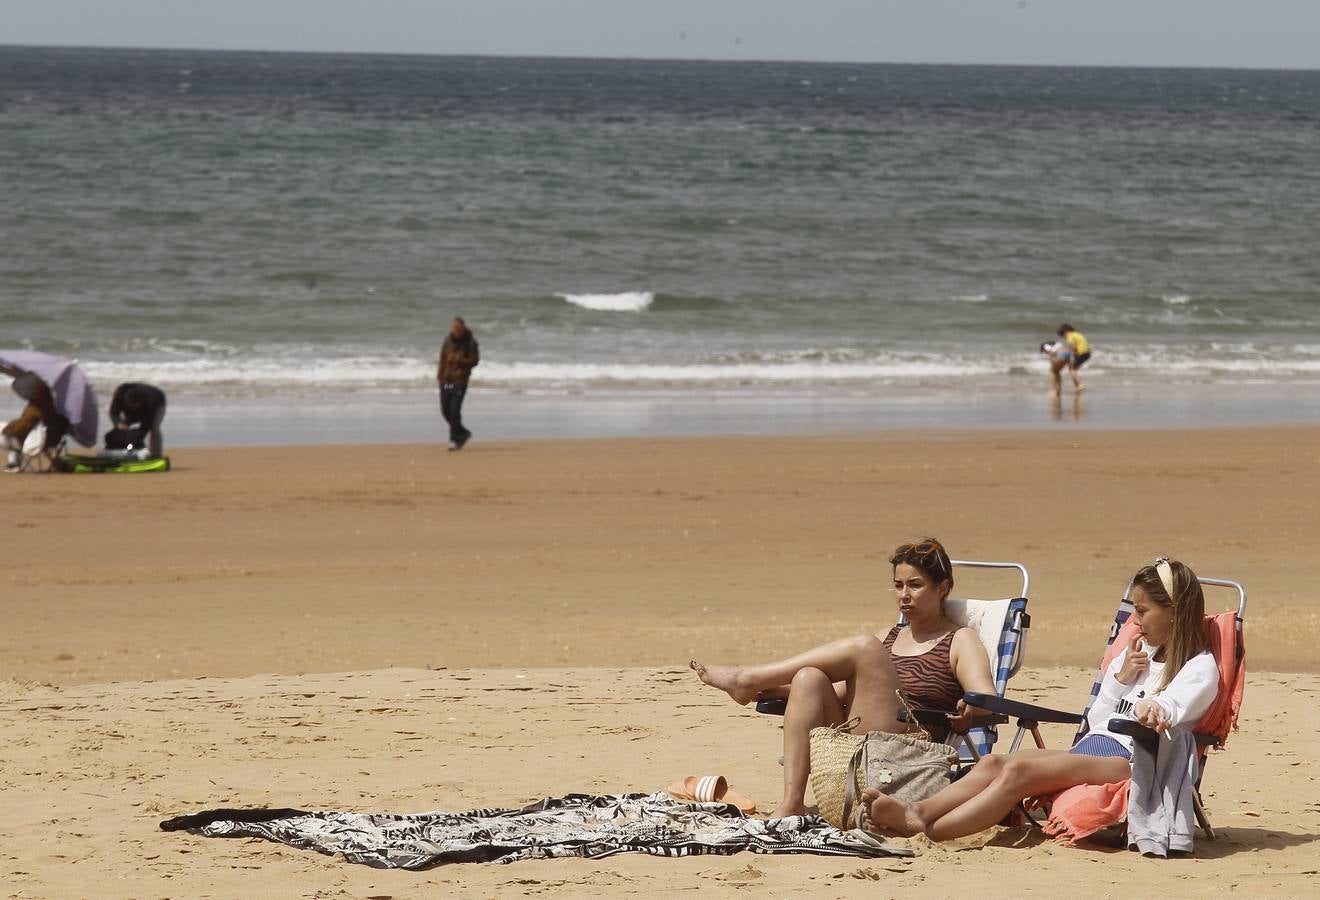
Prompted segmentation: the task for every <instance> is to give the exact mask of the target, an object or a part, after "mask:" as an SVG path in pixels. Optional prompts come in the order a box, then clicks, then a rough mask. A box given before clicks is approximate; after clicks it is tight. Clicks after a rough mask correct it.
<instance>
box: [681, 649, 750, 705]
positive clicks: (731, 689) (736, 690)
mask: <svg viewBox="0 0 1320 900" xmlns="http://www.w3.org/2000/svg"><path fill="white" fill-rule="evenodd" d="M688 668H689V669H691V670H692V671H693V672H696V673H697V677H698V678H700V679H701V681H702V683H703V684H708V685H710V686H711V687H717V688H719V689H720V690H722V691H724V693H726V694H728V695H729V696H730V697H732V698H733V702H734V703H737V704H738V705H739V706H746V705H747V704H748V703H751V702H752V701H753V700H755V699H756V694H757V691H756V689H755V688H748V687H746V686H744V685H743V683H742V681H743V679H742V669H740V668H738V667H737V666H703V665H702V664H701V663H699V662H697V661H696V660H695V659H694V660H690V661H689V662H688Z"/></svg>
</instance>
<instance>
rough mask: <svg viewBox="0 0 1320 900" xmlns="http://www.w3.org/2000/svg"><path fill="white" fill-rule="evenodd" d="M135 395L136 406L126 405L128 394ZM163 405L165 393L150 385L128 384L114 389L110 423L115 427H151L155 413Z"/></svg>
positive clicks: (154, 419)
mask: <svg viewBox="0 0 1320 900" xmlns="http://www.w3.org/2000/svg"><path fill="white" fill-rule="evenodd" d="M130 391H132V392H133V393H134V394H136V399H137V405H136V406H130V405H129V403H128V395H129V392H130ZM164 405H165V392H164V391H162V390H161V389H160V388H158V387H156V386H154V385H150V384H138V383H136V382H131V381H130V382H128V383H127V384H121V385H120V386H119V387H117V388H115V396H114V398H113V399H111V401H110V421H112V422H114V423H115V424H116V425H139V426H145V427H148V428H149V427H151V426H152V425H153V424H154V423H155V421H156V411H157V410H158V409H160V408H162V407H163V406H164Z"/></svg>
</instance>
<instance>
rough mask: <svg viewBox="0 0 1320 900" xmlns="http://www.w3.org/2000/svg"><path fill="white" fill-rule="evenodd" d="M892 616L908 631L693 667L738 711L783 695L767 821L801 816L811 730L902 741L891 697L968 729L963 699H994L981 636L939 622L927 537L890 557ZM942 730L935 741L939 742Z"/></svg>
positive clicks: (941, 577)
mask: <svg viewBox="0 0 1320 900" xmlns="http://www.w3.org/2000/svg"><path fill="white" fill-rule="evenodd" d="M889 562H890V565H891V566H893V571H894V594H895V597H896V599H897V601H898V610H899V612H901V613H902V614H903V615H904V616H905V617H906V618H907V621H908V627H906V628H902V627H899V626H895V627H893V628H891V629H889V630H888V632H884V633H876V634H862V635H858V636H857V637H851V638H844V639H843V640H841V641H835V642H833V643H830V644H825V645H823V646H820V647H816V648H815V649H814V650H808V651H807V652H805V653H800V654H798V655H797V656H794V657H791V658H789V659H785V660H781V661H779V662H773V663H768V664H766V665H760V666H746V667H741V666H704V665H702V664H701V663H699V662H697V661H696V660H693V661H692V662H691V663H689V665H690V666H691V667H692V669H693V670H694V671H695V672H696V673H697V676H698V677H699V678H700V679H701V680H702V681H703V682H704V683H706V684H708V685H711V686H712V687H717V688H719V689H720V690H722V691H724V692H725V693H727V694H728V695H729V696H730V697H732V698H733V699H734V701H735V702H737V703H739V704H743V705H745V704H748V703H750V702H752V701H753V700H756V699H758V698H772V697H780V698H782V697H787V699H788V708H787V710H785V712H784V795H783V799H782V800H780V801H779V805H778V806H777V807H775V809H774V811H773V812H771V813H770V818H772V819H775V818H782V817H784V816H796V815H802V814H803V813H804V812H806V808H805V802H806V791H807V775H808V774H809V773H810V771H811V742H810V735H811V729H813V728H816V727H818V726H821V725H841V724H843V723H844V722H846V721H848V720H849V719H850V718H853V717H857V718H859V719H860V720H861V721H860V723H859V724H858V725H857V726H856V727H855V728H854V729H853V731H854V732H855V733H858V734H861V733H864V732H867V731H888V732H894V733H903V732H907V731H911V730H913V728H914V726H911V725H909V724H908V723H906V722H901V721H899V718H898V713H899V710H900V709H901V705H900V704H899V701H898V697H897V696H896V695H895V693H894V692H895V690H902V692H903V699H904V700H906V701H907V703H908V705H909V706H911V707H913V708H918V707H924V708H927V709H938V710H945V711H947V712H948V713H949V722H950V725H952V726H953V727H955V728H957V729H958V730H960V731H961V730H964V729H966V727H967V726H968V724H969V723H970V720H971V715H972V711H971V710H970V709H969V708H968V707H967V705H966V704H965V703H964V702H963V701H962V695H963V694H964V693H965V692H967V691H978V692H981V693H987V694H993V693H994V692H995V685H994V679H993V678H992V677H991V675H990V660H989V658H988V657H987V656H986V653H985V647H984V646H983V645H982V644H981V640H980V638H978V637H977V636H976V634H975V633H974V632H973V631H972V630H971V629H969V628H959V627H957V626H955V625H954V624H953V623H952V622H950V621H949V620H948V618H947V617H945V615H944V601H945V600H946V599H947V598H948V596H949V591H950V590H952V588H953V565H952V563H950V562H949V554H948V553H946V552H945V550H944V547H943V546H942V545H941V544H940V542H939V541H937V540H935V539H933V538H926V539H925V540H921V541H917V542H916V543H911V544H903V545H901V546H900V547H898V549H896V550H895V551H894V555H893V556H892V557H890V560H889ZM947 732H948V729H940V733H936V734H932V735H931V736H932V738H934V739H935V740H937V741H940V740H943V739H944V738H945V736H946V735H947Z"/></svg>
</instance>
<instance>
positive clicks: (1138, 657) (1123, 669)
mask: <svg viewBox="0 0 1320 900" xmlns="http://www.w3.org/2000/svg"><path fill="white" fill-rule="evenodd" d="M1149 668H1150V654H1149V653H1147V652H1146V648H1145V647H1144V646H1143V645H1142V643H1141V635H1139V634H1134V635H1133V636H1132V640H1130V641H1128V646H1127V654H1126V655H1125V656H1124V657H1123V665H1121V666H1120V667H1119V669H1118V672H1117V673H1115V675H1114V677H1115V678H1117V679H1118V683H1119V684H1131V683H1132V682H1134V681H1136V680H1137V677H1138V676H1139V675H1141V673H1142V672H1144V671H1146V670H1147V669H1149Z"/></svg>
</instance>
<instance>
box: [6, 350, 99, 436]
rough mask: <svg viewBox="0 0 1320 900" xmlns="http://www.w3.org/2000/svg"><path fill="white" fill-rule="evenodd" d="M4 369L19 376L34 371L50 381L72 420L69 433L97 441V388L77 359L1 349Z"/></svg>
mask: <svg viewBox="0 0 1320 900" xmlns="http://www.w3.org/2000/svg"><path fill="white" fill-rule="evenodd" d="M0 372H3V373H4V374H6V375H11V376H13V377H15V378H18V377H19V376H21V375H23V374H25V373H31V374H32V375H35V376H37V377H38V378H40V379H41V380H42V381H44V382H46V386H47V387H48V388H50V393H51V396H52V397H54V398H55V406H56V408H57V409H59V411H60V412H61V413H63V414H64V416H65V417H66V418H67V419H68V420H69V434H70V435H71V436H72V437H73V439H74V440H76V441H77V442H78V443H80V444H82V445H83V446H84V447H92V446H95V445H96V437H97V433H96V415H97V410H96V392H95V391H94V390H92V386H91V385H90V384H88V382H87V376H86V375H84V374H83V370H82V369H81V368H79V367H78V363H77V361H76V360H72V359H62V358H61V357H58V356H51V355H50V354H49V353H37V352H36V351H34V350H0Z"/></svg>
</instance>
